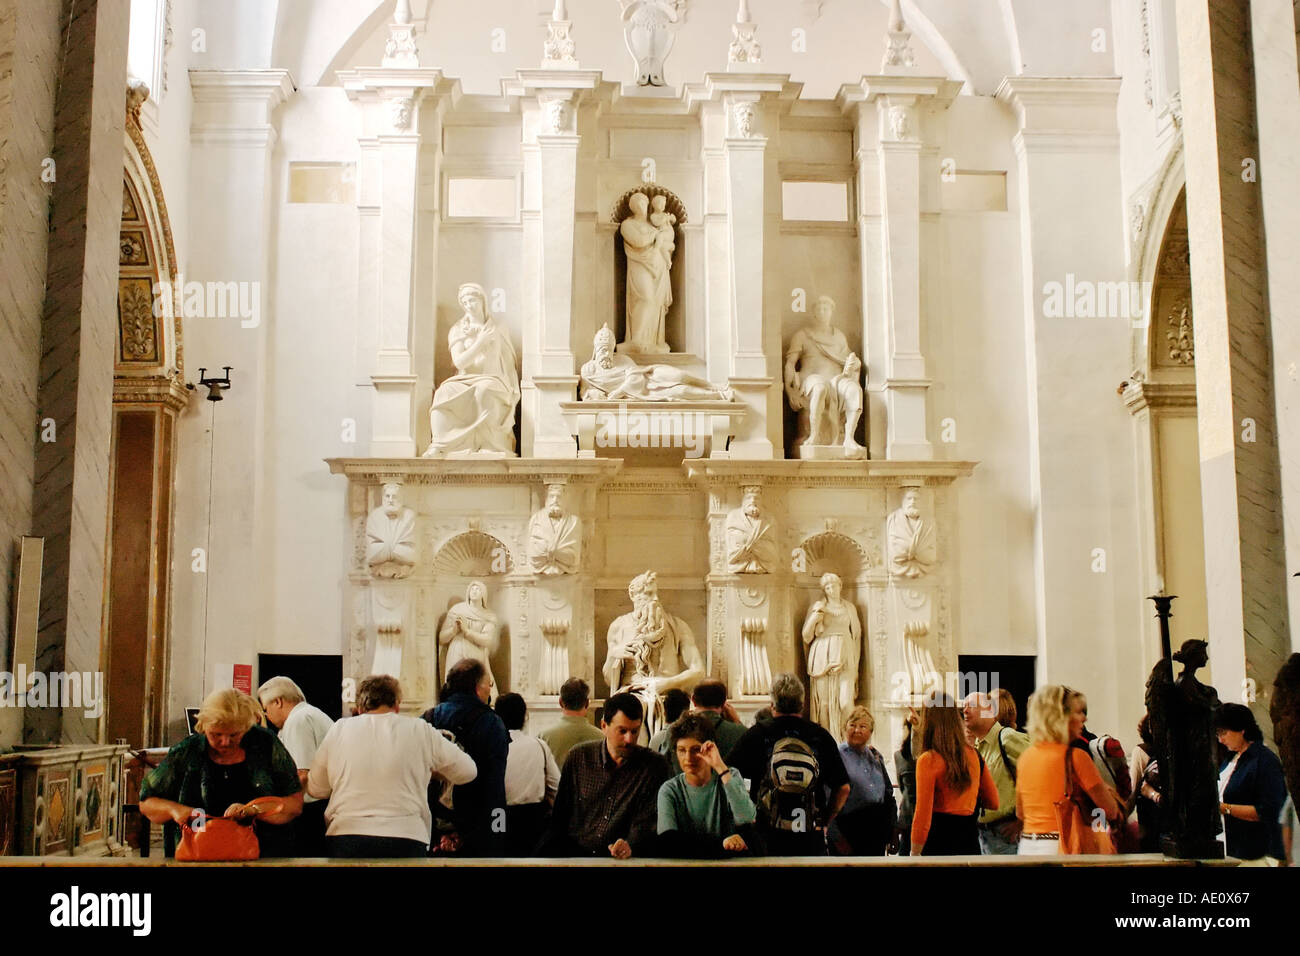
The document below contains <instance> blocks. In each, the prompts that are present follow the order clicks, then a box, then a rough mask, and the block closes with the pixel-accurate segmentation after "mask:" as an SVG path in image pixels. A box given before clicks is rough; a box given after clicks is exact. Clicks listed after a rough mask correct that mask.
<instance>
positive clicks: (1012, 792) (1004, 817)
mask: <svg viewBox="0 0 1300 956" xmlns="http://www.w3.org/2000/svg"><path fill="white" fill-rule="evenodd" d="M962 716H963V717H964V718H965V720H966V733H967V735H968V736H969V737H970V743H971V746H973V747H974V748H975V749H976V750H977V751H979V755H980V758H981V759H982V760H983V761H984V765H985V766H986V767H988V768H989V775H990V776H992V777H993V782H994V783H995V784H997V787H998V809H996V810H981V811H980V818H979V832H980V850H981V851H982V852H983V853H984V854H986V855H994V854H1001V855H1007V854H1013V853H1016V852H1018V851H1019V848H1020V826H1021V824H1020V818H1019V817H1017V816H1016V764H1017V763H1018V762H1019V761H1020V755H1021V754H1023V753H1024V752H1025V750H1026V749H1028V747H1029V735H1028V734H1022V733H1021V732H1020V731H1018V730H1016V728H1014V727H1003V726H1002V725H1001V724H1000V723H998V702H997V698H995V697H993V696H991V695H989V694H971V695H970V696H968V697H967V698H966V699H965V700H964V701H962Z"/></svg>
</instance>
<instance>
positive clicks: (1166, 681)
mask: <svg viewBox="0 0 1300 956" xmlns="http://www.w3.org/2000/svg"><path fill="white" fill-rule="evenodd" d="M1207 646H1208V645H1207V644H1206V643H1205V641H1184V642H1183V646H1182V647H1181V648H1179V649H1178V652H1177V653H1176V654H1174V655H1173V660H1169V659H1161V660H1160V661H1157V662H1156V666H1155V667H1154V668H1152V670H1151V677H1150V678H1149V679H1148V680H1147V694H1146V703H1147V715H1148V717H1149V720H1150V724H1151V736H1152V739H1153V740H1154V742H1155V747H1156V753H1155V754H1153V756H1154V757H1155V758H1156V759H1158V760H1159V761H1160V776H1161V779H1162V782H1163V784H1164V799H1163V800H1161V802H1160V807H1161V825H1160V829H1161V834H1162V836H1161V841H1160V846H1161V849H1162V850H1163V851H1164V853H1165V855H1167V856H1172V857H1178V858H1180V859H1214V858H1219V857H1222V856H1223V844H1222V843H1220V842H1219V841H1218V840H1217V839H1216V836H1217V834H1218V832H1219V829H1220V827H1221V825H1222V821H1221V819H1220V817H1219V786H1218V781H1219V770H1218V761H1217V759H1216V758H1217V750H1216V747H1215V744H1216V741H1217V736H1216V734H1215V728H1214V722H1215V719H1216V717H1217V716H1218V712H1219V694H1218V692H1217V691H1216V690H1215V689H1214V688H1213V687H1211V686H1209V685H1208V684H1202V683H1201V682H1200V681H1199V680H1197V679H1196V672H1197V671H1198V670H1199V669H1200V668H1202V667H1204V666H1205V665H1206V664H1208V663H1209V655H1208V654H1207V653H1206V648H1207ZM1173 661H1178V662H1179V663H1180V664H1182V665H1183V670H1182V673H1181V674H1179V675H1178V679H1177V680H1176V681H1175V680H1174V679H1173V673H1174V667H1173Z"/></svg>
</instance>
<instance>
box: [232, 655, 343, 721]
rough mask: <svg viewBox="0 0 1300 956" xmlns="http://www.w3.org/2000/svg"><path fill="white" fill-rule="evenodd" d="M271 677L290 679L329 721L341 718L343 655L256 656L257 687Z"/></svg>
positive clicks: (255, 689) (255, 688)
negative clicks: (326, 715) (327, 715)
mask: <svg viewBox="0 0 1300 956" xmlns="http://www.w3.org/2000/svg"><path fill="white" fill-rule="evenodd" d="M272 677H287V678H289V679H290V680H292V681H293V682H294V683H295V684H297V685H298V686H299V687H300V688H302V692H303V694H304V695H306V697H307V703H309V704H314V705H315V706H317V707H319V708H320V709H321V710H323V711H325V713H327V714H329V716H330V718H331V719H333V720H338V719H339V718H340V717H342V716H343V655H341V654H258V655H257V687H260V686H261V685H262V684H264V683H266V682H267V681H269V680H270V679H271V678H272ZM257 687H254V688H253V691H254V693H256V692H257Z"/></svg>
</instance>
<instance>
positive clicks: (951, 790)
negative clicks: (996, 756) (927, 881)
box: [912, 694, 998, 856]
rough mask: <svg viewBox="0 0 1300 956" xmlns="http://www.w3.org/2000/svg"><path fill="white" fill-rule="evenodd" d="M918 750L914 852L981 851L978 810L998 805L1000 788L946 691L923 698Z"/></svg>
mask: <svg viewBox="0 0 1300 956" xmlns="http://www.w3.org/2000/svg"><path fill="white" fill-rule="evenodd" d="M921 749H922V753H921V756H920V757H918V758H917V761H916V812H915V813H914V814H913V816H912V856H979V855H980V838H979V823H978V820H979V812H980V809H981V807H983V808H985V809H988V810H996V809H997V808H998V788H997V784H996V783H994V782H993V775H992V774H990V773H989V768H988V767H986V766H985V765H984V761H983V760H981V759H980V755H979V753H978V752H977V751H976V750H975V748H974V747H972V746H971V745H970V744H968V743H967V742H966V722H965V720H964V719H963V718H962V712H961V708H960V707H958V706H957V703H956V701H954V700H953V699H952V698H951V697H949V696H948V695H947V694H943V695H941V696H939V697H937V698H932V699H930V700H928V701H926V704H925V708H924V710H923V711H922V713H921Z"/></svg>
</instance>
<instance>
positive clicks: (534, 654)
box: [329, 458, 974, 750]
mask: <svg viewBox="0 0 1300 956" xmlns="http://www.w3.org/2000/svg"><path fill="white" fill-rule="evenodd" d="M329 464H330V467H331V469H332V471H333V472H334V473H336V474H342V475H345V476H346V477H347V479H348V487H349V495H348V500H349V515H348V518H349V522H350V533H351V535H352V540H353V542H354V546H353V548H352V551H351V558H350V567H349V568H348V575H347V581H348V584H347V587H348V596H347V601H346V604H345V608H346V611H345V613H346V614H347V615H348V616H349V619H348V621H347V631H346V633H347V634H348V641H347V655H348V656H347V661H346V664H345V671H346V673H347V674H348V676H351V677H353V678H355V679H360V678H361V677H364V676H365V675H366V674H369V673H371V672H372V671H373V669H374V668H375V667H376V666H377V665H378V666H380V667H381V669H384V670H396V671H397V672H398V673H397V676H398V677H399V678H400V680H401V681H402V684H403V687H404V689H405V692H406V699H405V701H404V704H403V708H404V709H406V710H409V711H411V712H418V711H420V710H423V709H424V708H426V707H428V706H430V705H431V704H433V703H434V702H435V701H436V698H437V692H438V688H439V686H440V684H441V681H442V678H443V674H444V670H445V660H446V654H447V650H448V647H449V646H450V645H449V644H446V643H440V642H439V633H440V632H441V631H442V630H443V627H444V624H445V622H446V616H447V614H448V611H449V609H450V608H451V607H453V606H454V605H456V604H457V603H459V602H462V601H464V600H465V599H466V590H467V588H468V587H469V585H470V583H471V582H473V581H480V582H482V583H483V585H484V586H485V590H486V600H485V602H484V608H483V612H482V616H483V617H484V618H487V619H491V618H495V620H496V622H497V628H498V631H499V639H498V641H497V643H496V645H495V648H494V649H493V651H492V652H491V654H490V657H489V663H490V666H491V669H492V672H493V675H494V677H495V680H496V685H497V686H496V693H498V694H499V693H504V692H507V691H514V692H517V693H520V694H522V695H523V696H524V697H525V699H526V700H527V701H528V704H529V711H530V728H531V729H533V730H537V729H541V728H543V727H545V726H546V725H548V724H549V723H550V722H552V721H553V720H554V719H555V717H556V715H557V714H558V697H557V695H558V690H559V684H560V683H561V682H562V681H563V680H564V679H565V678H566V677H568V676H571V675H576V676H580V677H582V678H584V679H585V680H586V681H587V682H588V683H589V684H590V685H591V687H592V695H593V699H596V700H599V699H602V698H603V697H604V696H605V695H606V694H608V693H609V690H610V688H609V687H607V686H606V681H605V678H604V676H603V675H602V665H603V663H604V661H605V655H606V650H607V645H606V641H607V633H608V629H609V625H610V623H611V622H612V621H613V620H614V619H615V618H616V617H618V616H619V615H621V614H624V613H627V612H628V611H629V610H631V600H630V598H629V596H628V591H627V588H628V583H629V581H630V580H631V578H633V577H634V576H636V575H638V574H640V573H641V572H643V571H646V570H654V571H655V572H656V573H657V576H658V588H659V594H660V598H661V600H662V602H663V605H664V608H665V610H667V611H669V612H670V613H672V614H673V615H676V616H677V617H680V618H682V619H683V620H684V621H685V622H686V624H687V625H688V626H689V628H690V629H691V631H692V633H693V636H694V639H695V643H696V646H697V648H698V649H699V651H700V655H701V657H702V659H703V662H704V667H705V671H706V673H707V674H708V675H709V676H712V677H718V678H720V679H722V680H724V681H725V682H726V683H727V685H728V689H729V691H730V694H731V698H732V700H733V701H734V702H735V703H736V706H737V707H738V709H739V710H740V711H741V713H742V714H743V715H745V716H746V717H747V718H748V717H749V716H750V715H752V714H753V713H754V712H755V711H757V710H758V709H759V708H761V707H763V706H765V705H766V703H767V690H768V687H769V685H770V681H771V676H772V675H773V674H775V673H777V672H779V671H784V670H790V671H794V672H796V673H798V674H799V675H800V677H801V678H803V679H804V680H805V681H806V680H807V669H806V666H805V663H804V662H805V648H804V641H803V639H802V636H801V635H802V631H803V622H804V619H805V617H806V615H807V613H808V610H809V608H810V607H811V606H812V604H813V602H815V601H816V600H818V599H819V598H820V596H821V593H822V591H821V583H820V582H821V580H822V575H823V574H825V573H826V572H828V571H829V572H834V573H835V574H836V575H838V576H839V578H840V579H841V581H842V594H843V597H844V598H845V599H846V600H848V601H850V602H851V603H852V604H853V606H854V607H855V608H856V610H857V614H858V618H859V620H860V622H861V625H862V639H861V647H860V649H859V654H858V661H859V666H858V672H857V693H856V700H857V701H858V702H859V703H864V704H867V705H868V706H870V707H871V708H872V709H873V711H874V712H875V713H876V716H877V720H878V726H879V730H878V734H879V737H878V740H877V746H878V747H879V748H880V749H882V750H884V749H885V747H886V746H888V747H896V746H897V744H898V742H899V740H900V739H901V736H900V734H901V722H902V717H903V715H904V714H905V713H906V709H907V707H908V706H912V705H916V704H918V703H919V702H920V700H921V698H922V693H923V691H924V689H925V678H926V677H927V672H935V673H938V674H939V675H942V674H944V673H946V672H948V671H952V670H955V665H956V656H955V654H954V650H953V647H954V641H953V623H952V609H951V596H952V593H953V585H954V579H953V573H954V568H953V564H952V555H953V554H954V553H955V550H954V548H953V547H952V542H951V540H950V533H951V529H952V528H953V508H952V502H951V500H950V486H951V483H952V482H953V481H954V480H955V479H956V478H958V477H961V476H964V475H969V474H970V472H971V470H972V469H973V467H974V465H973V464H972V463H970V462H908V463H904V462H889V461H882V462H875V461H871V462H864V461H859V462H814V461H737V460H727V459H721V460H718V459H698V460H686V461H684V462H682V463H681V464H679V465H675V466H671V467H640V466H633V465H629V463H627V462H625V461H624V460H622V459H616V458H614V459H571V460H564V461H557V460H553V459H546V460H542V459H505V460H473V459H469V460H408V459H388V460H385V459H331V460H330V463H329ZM394 483H395V484H398V485H399V486H400V492H401V506H402V507H403V508H409V509H411V510H412V511H413V512H414V529H413V531H411V532H409V534H408V537H410V538H412V539H413V541H414V544H415V547H414V552H413V554H414V563H413V564H412V565H409V566H408V568H404V569H402V570H401V571H400V572H398V573H394V572H393V571H392V569H391V567H390V566H388V565H386V564H383V563H381V564H379V565H372V564H370V563H369V560H368V546H369V542H368V532H367V519H368V516H369V515H371V514H372V513H373V512H374V510H375V509H376V508H377V507H378V506H379V505H380V503H381V501H382V497H383V494H384V491H383V489H384V487H385V485H387V484H394ZM556 486H559V487H560V488H561V491H560V492H559V493H558V494H559V498H560V502H561V508H562V511H563V514H564V515H565V516H568V515H572V516H573V517H574V518H576V529H575V530H573V531H572V533H571V535H570V539H569V542H570V545H573V544H574V543H575V542H576V551H575V550H573V548H572V547H571V548H570V550H568V551H566V552H564V555H563V558H562V559H561V560H559V563H558V564H551V565H548V564H547V563H546V562H545V561H543V560H541V559H538V560H537V561H536V562H535V561H534V555H533V554H531V553H530V521H532V520H533V518H534V516H535V515H538V514H540V513H542V512H543V511H544V509H545V507H546V504H547V500H548V498H547V496H548V488H554V487H556ZM755 488H757V489H758V496H759V500H760V502H761V505H760V516H761V521H763V522H765V523H767V524H768V525H769V526H770V527H768V529H767V531H766V533H765V535H764V536H763V537H764V538H765V543H764V546H763V548H762V549H761V550H757V551H756V553H757V554H759V555H761V559H756V560H754V561H752V562H750V563H749V564H743V563H742V564H737V562H736V555H735V543H736V541H738V540H741V538H743V534H742V535H741V538H737V537H730V538H729V533H728V521H729V517H728V516H729V515H734V514H736V513H737V512H736V509H739V508H741V507H742V506H743V505H744V503H745V495H746V492H747V490H749V489H755ZM905 498H906V499H908V500H909V501H914V506H915V508H916V510H917V512H918V513H919V515H920V518H919V519H918V520H919V522H920V524H919V525H917V527H920V528H921V531H922V532H923V533H921V534H919V535H918V536H917V540H921V541H922V542H923V544H927V545H928V547H929V551H928V552H927V553H926V554H925V555H922V556H921V557H922V559H923V560H918V561H912V562H910V563H909V562H904V561H892V560H891V558H893V557H895V555H892V554H891V551H890V531H889V529H890V525H891V520H893V519H892V518H891V516H892V515H895V514H896V513H897V512H898V511H899V509H900V505H902V504H903V502H904V499H905ZM556 520H557V521H563V520H567V517H566V518H565V519H556ZM732 520H735V519H734V518H733V519H732ZM735 533H736V534H739V532H735ZM742 562H743V559H742ZM539 569H540V570H539ZM828 729H830V730H831V731H832V733H834V734H835V735H836V736H837V737H839V736H841V735H842V728H828Z"/></svg>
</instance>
